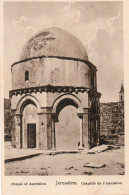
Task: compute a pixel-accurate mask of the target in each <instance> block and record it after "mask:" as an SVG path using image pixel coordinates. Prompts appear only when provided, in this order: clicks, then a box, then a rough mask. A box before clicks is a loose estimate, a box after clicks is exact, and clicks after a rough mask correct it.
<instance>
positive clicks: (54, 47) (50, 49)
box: [20, 27, 88, 60]
mask: <svg viewBox="0 0 129 195" xmlns="http://www.w3.org/2000/svg"><path fill="white" fill-rule="evenodd" d="M40 56H48V57H49V56H52V57H66V58H74V59H81V60H88V55H87V52H86V49H85V47H84V45H83V43H82V42H81V41H80V40H79V39H78V38H76V37H75V36H74V35H72V34H71V33H69V32H67V31H64V30H62V29H60V28H56V27H53V28H48V29H45V30H43V31H41V32H39V33H38V34H36V35H34V36H33V37H32V38H31V39H29V41H28V42H27V43H26V45H25V47H24V48H23V51H22V54H21V56H20V60H25V59H28V58H34V57H40Z"/></svg>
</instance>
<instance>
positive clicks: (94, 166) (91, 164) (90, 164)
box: [83, 163, 106, 168]
mask: <svg viewBox="0 0 129 195" xmlns="http://www.w3.org/2000/svg"><path fill="white" fill-rule="evenodd" d="M83 167H90V168H103V167H106V165H105V164H99V163H86V164H84V165H83Z"/></svg>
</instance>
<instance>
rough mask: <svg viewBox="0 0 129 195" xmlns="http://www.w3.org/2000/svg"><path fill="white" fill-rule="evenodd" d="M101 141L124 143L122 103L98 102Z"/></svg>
mask: <svg viewBox="0 0 129 195" xmlns="http://www.w3.org/2000/svg"><path fill="white" fill-rule="evenodd" d="M100 136H101V143H108V144H118V145H124V103H123V102H111V103H101V104H100Z"/></svg>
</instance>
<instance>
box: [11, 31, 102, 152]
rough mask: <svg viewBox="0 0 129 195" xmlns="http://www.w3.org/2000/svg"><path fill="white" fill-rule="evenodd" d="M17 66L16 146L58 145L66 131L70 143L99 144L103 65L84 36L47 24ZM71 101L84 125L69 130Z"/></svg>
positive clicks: (14, 92)
mask: <svg viewBox="0 0 129 195" xmlns="http://www.w3.org/2000/svg"><path fill="white" fill-rule="evenodd" d="M11 71H12V90H11V91H10V98H11V110H12V113H13V120H14V126H13V128H12V133H11V134H12V146H13V147H16V148H26V149H27V148H37V149H42V150H54V149H55V150H57V149H58V148H57V145H58V144H57V143H58V141H59V140H60V142H63V140H62V138H61V136H62V135H64V136H65V134H66V139H65V141H64V145H65V148H66V149H67V148H69V145H70V143H72V142H74V148H73V150H78V149H81V150H88V149H90V148H92V147H94V146H96V145H99V138H100V104H99V98H100V96H101V94H100V93H98V92H97V75H96V72H97V69H96V66H94V65H93V64H92V63H91V62H89V60H88V55H87V52H86V49H85V47H84V45H83V44H82V43H81V42H80V40H79V39H78V38H76V37H75V36H74V35H72V34H71V33H69V32H66V31H64V30H62V29H60V28H56V27H53V28H49V29H45V30H43V31H41V32H39V33H37V34H36V35H34V36H33V37H31V38H30V39H29V40H28V42H27V43H26V45H25V46H24V47H23V50H22V53H21V56H20V59H19V61H17V62H15V63H14V64H12V66H11ZM68 106H72V107H74V108H75V109H76V117H77V120H78V121H79V129H78V130H76V127H74V128H73V130H70V129H69V131H67V125H66V126H65V125H64V130H63V131H60V129H57V126H58V124H59V123H60V113H61V112H62V111H63V110H64V109H65V108H66V107H68ZM67 114H68V113H66V115H67ZM73 126H74V124H73ZM71 129H72V128H71ZM70 131H71V132H70ZM58 132H59V134H58ZM66 132H67V133H66ZM57 134H58V136H57ZM68 134H69V138H67V135H68ZM67 139H69V142H67ZM59 149H62V148H61V147H59Z"/></svg>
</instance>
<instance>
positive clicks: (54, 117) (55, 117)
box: [51, 113, 58, 122]
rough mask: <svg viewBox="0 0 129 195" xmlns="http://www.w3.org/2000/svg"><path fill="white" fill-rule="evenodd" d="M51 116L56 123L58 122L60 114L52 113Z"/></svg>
mask: <svg viewBox="0 0 129 195" xmlns="http://www.w3.org/2000/svg"><path fill="white" fill-rule="evenodd" d="M51 116H52V119H53V120H54V121H55V122H58V114H56V113H52V114H51Z"/></svg>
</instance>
